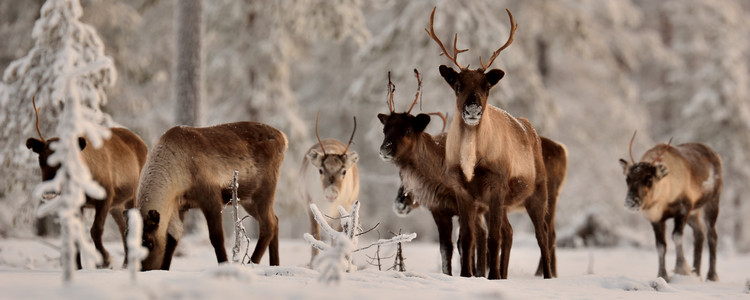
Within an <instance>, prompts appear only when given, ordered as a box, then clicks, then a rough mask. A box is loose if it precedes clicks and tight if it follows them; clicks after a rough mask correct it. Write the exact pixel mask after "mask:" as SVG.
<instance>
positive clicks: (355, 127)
mask: <svg viewBox="0 0 750 300" xmlns="http://www.w3.org/2000/svg"><path fill="white" fill-rule="evenodd" d="M355 132H357V117H356V116H355V117H354V130H352V136H351V137H350V138H349V144H347V145H346V149H344V154H346V152H347V151H349V146H351V145H352V140H354V133H355Z"/></svg>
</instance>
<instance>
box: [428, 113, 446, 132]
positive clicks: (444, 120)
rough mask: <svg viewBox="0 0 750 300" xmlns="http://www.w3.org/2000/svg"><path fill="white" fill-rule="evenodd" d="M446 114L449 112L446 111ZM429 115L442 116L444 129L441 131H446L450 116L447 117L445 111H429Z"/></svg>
mask: <svg viewBox="0 0 750 300" xmlns="http://www.w3.org/2000/svg"><path fill="white" fill-rule="evenodd" d="M446 114H447V112H446ZM428 115H431V116H438V117H440V118H441V119H443V129H440V132H445V125H446V124H448V117H446V116H445V115H444V114H443V113H441V112H434V113H429V114H428Z"/></svg>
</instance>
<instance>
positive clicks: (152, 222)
mask: <svg viewBox="0 0 750 300" xmlns="http://www.w3.org/2000/svg"><path fill="white" fill-rule="evenodd" d="M159 219H161V216H160V215H159V212H158V211H156V210H153V209H152V210H149V211H148V213H147V214H146V218H145V219H143V232H151V231H154V230H156V228H157V227H159Z"/></svg>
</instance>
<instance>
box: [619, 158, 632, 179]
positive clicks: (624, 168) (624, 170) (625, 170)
mask: <svg viewBox="0 0 750 300" xmlns="http://www.w3.org/2000/svg"><path fill="white" fill-rule="evenodd" d="M620 166H622V174H625V175H627V174H628V168H629V167H630V163H629V162H628V161H627V160H624V159H622V158H620Z"/></svg>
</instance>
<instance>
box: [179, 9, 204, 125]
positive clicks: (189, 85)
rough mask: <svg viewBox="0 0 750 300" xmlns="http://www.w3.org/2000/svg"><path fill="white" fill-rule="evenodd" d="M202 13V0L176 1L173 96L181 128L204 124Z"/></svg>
mask: <svg viewBox="0 0 750 300" xmlns="http://www.w3.org/2000/svg"><path fill="white" fill-rule="evenodd" d="M202 13H203V4H202V0H177V1H176V2H175V20H176V26H175V28H176V37H177V43H176V45H175V52H176V55H175V62H174V64H175V68H174V70H175V74H174V97H175V107H176V113H177V115H176V118H175V123H176V124H178V125H188V126H200V125H201V99H202V97H203V89H202V85H203V68H202V61H203V56H202V46H203V45H202V43H201V35H202V28H203V26H202V17H201V15H202Z"/></svg>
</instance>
